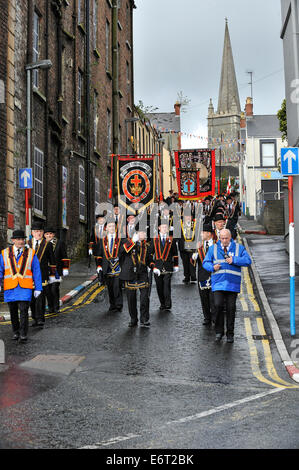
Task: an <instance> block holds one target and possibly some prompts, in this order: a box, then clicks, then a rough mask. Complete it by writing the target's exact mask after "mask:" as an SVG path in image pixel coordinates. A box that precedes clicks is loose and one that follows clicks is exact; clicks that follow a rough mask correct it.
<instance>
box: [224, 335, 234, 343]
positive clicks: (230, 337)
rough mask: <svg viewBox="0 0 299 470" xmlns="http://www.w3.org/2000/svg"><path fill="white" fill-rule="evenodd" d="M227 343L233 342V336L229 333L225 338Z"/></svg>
mask: <svg viewBox="0 0 299 470" xmlns="http://www.w3.org/2000/svg"><path fill="white" fill-rule="evenodd" d="M226 342H227V343H233V342H234V337H233V336H232V335H229V336H228V337H227V339H226Z"/></svg>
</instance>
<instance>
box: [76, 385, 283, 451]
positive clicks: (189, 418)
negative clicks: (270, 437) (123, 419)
mask: <svg viewBox="0 0 299 470" xmlns="http://www.w3.org/2000/svg"><path fill="white" fill-rule="evenodd" d="M283 390H286V388H275V389H274V390H273V389H271V390H268V391H267V392H262V393H258V394H256V395H252V396H250V397H246V398H242V399H241V400H237V401H233V402H232V403H227V404H226V405H221V406H217V407H216V408H212V409H211V410H207V411H203V412H202V413H197V414H195V415H191V416H186V417H185V418H181V419H177V420H174V421H169V422H168V423H166V424H163V425H162V426H159V427H158V428H157V429H156V430H160V429H164V428H166V427H169V426H173V425H176V424H182V423H188V422H190V421H195V420H198V419H201V418H205V417H206V416H211V415H213V414H215V413H220V412H221V411H225V410H228V409H230V408H235V407H236V406H239V405H244V404H246V403H249V402H251V401H253V400H258V399H259V398H264V397H266V396H268V395H273V394H274V393H279V392H282V391H283ZM145 432H146V431H144V432H143V434H144V433H145ZM147 432H154V429H152V430H148V431H147ZM136 437H141V435H140V434H127V435H126V436H119V437H115V438H112V439H109V440H108V441H102V442H99V443H98V444H94V445H90V446H84V447H81V449H98V448H99V447H103V446H109V445H113V444H116V443H118V442H122V441H127V440H129V439H134V438H136Z"/></svg>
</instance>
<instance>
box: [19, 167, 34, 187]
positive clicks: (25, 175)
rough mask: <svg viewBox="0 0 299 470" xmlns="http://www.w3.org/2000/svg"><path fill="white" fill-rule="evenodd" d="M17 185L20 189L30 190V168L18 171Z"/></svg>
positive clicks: (31, 184) (31, 182)
mask: <svg viewBox="0 0 299 470" xmlns="http://www.w3.org/2000/svg"><path fill="white" fill-rule="evenodd" d="M19 185H20V188H21V189H32V188H33V181H32V168H21V169H20V170H19Z"/></svg>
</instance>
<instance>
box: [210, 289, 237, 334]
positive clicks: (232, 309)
mask: <svg viewBox="0 0 299 470" xmlns="http://www.w3.org/2000/svg"><path fill="white" fill-rule="evenodd" d="M213 295H214V303H215V310H216V321H215V331H216V334H222V335H223V334H224V316H225V314H226V336H233V335H234V329H235V316H236V301H237V296H238V294H237V292H229V291H223V290H218V291H215V292H214V293H213ZM224 308H225V310H224Z"/></svg>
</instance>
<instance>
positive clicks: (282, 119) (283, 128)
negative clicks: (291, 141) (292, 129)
mask: <svg viewBox="0 0 299 470" xmlns="http://www.w3.org/2000/svg"><path fill="white" fill-rule="evenodd" d="M277 117H278V120H279V123H280V125H279V130H280V132H281V134H282V140H287V138H288V127H287V108H286V100H285V99H284V100H283V102H282V104H281V108H280V110H279V111H278V112H277Z"/></svg>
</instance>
